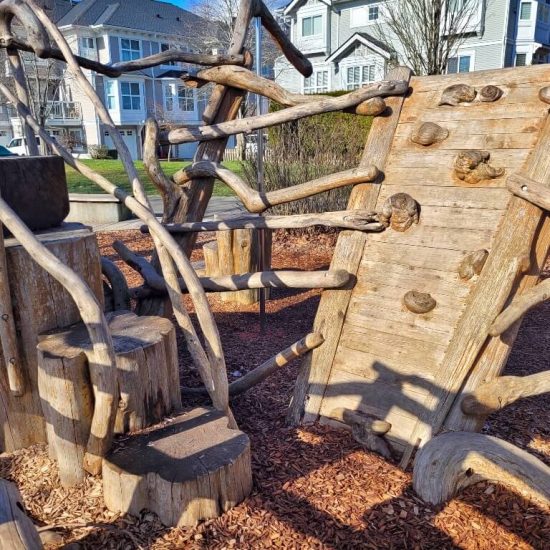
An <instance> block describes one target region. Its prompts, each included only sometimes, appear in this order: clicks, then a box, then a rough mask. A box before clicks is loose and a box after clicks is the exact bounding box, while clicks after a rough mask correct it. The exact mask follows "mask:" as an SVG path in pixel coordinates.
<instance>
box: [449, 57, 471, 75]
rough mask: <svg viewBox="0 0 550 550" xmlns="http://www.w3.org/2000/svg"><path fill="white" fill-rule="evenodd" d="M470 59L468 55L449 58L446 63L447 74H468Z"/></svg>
mask: <svg viewBox="0 0 550 550" xmlns="http://www.w3.org/2000/svg"><path fill="white" fill-rule="evenodd" d="M471 62H472V57H471V56H470V55H458V56H456V57H449V60H448V61H447V73H449V74H450V73H469V72H470V69H471Z"/></svg>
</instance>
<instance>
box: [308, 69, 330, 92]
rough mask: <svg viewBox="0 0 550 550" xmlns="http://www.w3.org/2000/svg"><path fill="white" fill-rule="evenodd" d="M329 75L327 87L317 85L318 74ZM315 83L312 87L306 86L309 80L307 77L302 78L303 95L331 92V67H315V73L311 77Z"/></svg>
mask: <svg viewBox="0 0 550 550" xmlns="http://www.w3.org/2000/svg"><path fill="white" fill-rule="evenodd" d="M323 72H326V73H327V85H326V86H323V85H321V86H319V85H318V84H317V74H318V73H323ZM309 78H311V79H313V80H312V82H314V84H313V85H312V86H306V82H307V81H308V80H309V79H308V78H306V77H303V78H302V93H303V94H323V93H327V92H329V91H330V84H331V82H330V68H329V67H313V72H312V73H311V76H310V77H309Z"/></svg>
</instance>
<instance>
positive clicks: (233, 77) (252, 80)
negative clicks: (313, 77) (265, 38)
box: [182, 66, 386, 116]
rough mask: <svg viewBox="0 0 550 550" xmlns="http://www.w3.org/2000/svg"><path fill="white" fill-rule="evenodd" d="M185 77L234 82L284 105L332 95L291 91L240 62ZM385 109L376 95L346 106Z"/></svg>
mask: <svg viewBox="0 0 550 550" xmlns="http://www.w3.org/2000/svg"><path fill="white" fill-rule="evenodd" d="M182 80H183V81H184V82H185V85H186V86H188V87H189V88H200V87H201V86H203V85H204V84H206V83H207V82H214V83H216V84H223V85H224V86H231V87H233V88H238V89H239V90H244V91H247V92H251V93H253V94H260V95H262V96H264V97H267V98H268V99H271V100H272V101H275V102H276V103H279V104H280V105H282V106H283V107H294V106H296V105H301V104H304V103H318V102H319V101H322V100H324V99H330V98H331V96H326V95H325V96H324V95H308V94H293V93H290V92H287V91H286V90H285V89H284V88H283V87H282V86H279V84H277V83H276V82H274V81H273V80H268V79H267V78H263V77H261V76H259V75H257V74H255V73H253V72H252V71H250V70H249V69H247V68H245V67H237V66H233V67H231V66H226V67H213V68H210V69H204V70H202V71H199V72H198V73H197V74H196V75H185V76H183V77H182ZM385 110H386V103H385V102H384V100H383V99H382V98H381V97H374V98H372V99H368V100H366V101H364V102H363V103H360V104H359V105H357V106H354V107H349V108H347V109H344V112H346V113H348V112H349V113H355V114H358V115H366V116H376V115H380V114H382V113H383V112H384V111H385Z"/></svg>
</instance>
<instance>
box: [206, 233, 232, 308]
mask: <svg viewBox="0 0 550 550" xmlns="http://www.w3.org/2000/svg"><path fill="white" fill-rule="evenodd" d="M216 241H217V242H218V273H219V274H220V276H227V277H230V278H231V277H232V276H233V275H234V273H235V271H234V269H233V266H234V259H233V232H232V231H230V232H227V231H222V232H220V233H217V234H216ZM203 288H204V287H203ZM220 299H221V300H222V301H224V302H230V301H233V300H234V294H233V293H232V292H223V293H222V294H220Z"/></svg>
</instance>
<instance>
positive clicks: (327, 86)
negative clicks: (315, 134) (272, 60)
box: [275, 0, 550, 93]
mask: <svg viewBox="0 0 550 550" xmlns="http://www.w3.org/2000/svg"><path fill="white" fill-rule="evenodd" d="M389 1H391V2H397V3H396V4H394V6H398V5H399V4H398V2H399V0H389ZM457 1H459V2H460V1H461V0H457ZM387 3H388V1H387V0H293V1H291V2H290V3H289V4H288V5H287V6H286V8H285V9H284V11H283V13H284V16H285V17H286V18H287V19H288V21H289V23H290V37H291V40H292V42H293V43H294V44H296V46H297V47H298V48H299V49H300V50H302V51H303V52H304V53H306V55H307V57H308V58H309V59H310V60H311V62H312V64H313V67H314V72H313V74H312V76H311V77H309V78H304V77H302V76H301V75H300V74H299V73H298V72H297V71H296V70H294V69H293V68H292V67H290V65H289V64H288V63H287V62H285V60H284V59H283V58H279V59H278V60H277V62H276V64H275V78H276V80H277V82H278V83H279V84H281V85H282V86H284V87H285V88H287V89H288V90H290V91H292V92H301V93H322V92H327V91H332V90H352V89H355V88H358V87H359V86H361V85H363V84H366V83H368V82H373V81H375V80H379V79H381V78H382V77H383V76H384V74H385V73H386V71H387V68H388V66H389V65H391V64H392V63H395V62H400V63H403V62H406V58H405V56H404V54H403V51H402V46H401V45H400V44H399V43H398V42H397V39H396V38H395V37H394V38H393V39H391V40H388V38H387V37H388V36H391V34H392V33H391V32H388V28H387V25H385V24H384V10H385V7H386V5H387ZM466 30H467V33H465V35H464V40H463V41H461V42H460V45H459V47H458V49H457V51H456V54H455V55H454V56H453V57H452V58H451V59H450V60H449V63H448V67H447V71H448V72H467V71H476V70H482V69H496V68H501V67H510V66H514V65H528V64H531V63H545V62H548V61H550V36H549V35H550V0H541V1H538V2H537V1H534V0H478V4H477V10H474V13H472V15H471V16H470V17H469V20H468V24H467V28H466Z"/></svg>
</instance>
